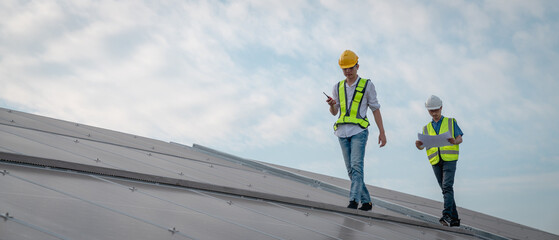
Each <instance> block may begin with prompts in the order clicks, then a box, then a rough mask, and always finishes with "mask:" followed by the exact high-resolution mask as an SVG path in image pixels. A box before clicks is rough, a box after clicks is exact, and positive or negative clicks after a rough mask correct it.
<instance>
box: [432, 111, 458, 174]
mask: <svg viewBox="0 0 559 240" xmlns="http://www.w3.org/2000/svg"><path fill="white" fill-rule="evenodd" d="M445 132H450V135H451V136H452V137H454V119H453V118H446V117H445V118H443V121H442V123H441V128H440V129H439V134H443V133H445ZM423 134H429V135H437V133H436V132H435V128H433V124H432V122H430V123H429V124H427V125H425V127H423ZM459 152H460V148H459V147H458V145H450V146H443V147H432V148H429V149H427V158H429V162H430V163H431V165H436V164H437V163H439V161H440V158H441V157H442V159H443V161H456V160H458V154H459Z"/></svg>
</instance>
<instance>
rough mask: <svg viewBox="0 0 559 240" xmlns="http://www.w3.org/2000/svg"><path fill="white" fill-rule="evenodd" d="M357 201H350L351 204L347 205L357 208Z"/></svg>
mask: <svg viewBox="0 0 559 240" xmlns="http://www.w3.org/2000/svg"><path fill="white" fill-rule="evenodd" d="M357 205H358V204H357V202H356V201H353V200H352V201H349V205H347V208H351V209H357Z"/></svg>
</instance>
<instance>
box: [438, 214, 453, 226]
mask: <svg viewBox="0 0 559 240" xmlns="http://www.w3.org/2000/svg"><path fill="white" fill-rule="evenodd" d="M439 222H440V223H441V224H442V225H443V226H446V227H448V226H450V222H452V219H451V218H450V216H448V215H444V216H443V217H442V218H441V219H439Z"/></svg>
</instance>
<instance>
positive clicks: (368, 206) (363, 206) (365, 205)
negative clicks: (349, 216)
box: [359, 203, 373, 211]
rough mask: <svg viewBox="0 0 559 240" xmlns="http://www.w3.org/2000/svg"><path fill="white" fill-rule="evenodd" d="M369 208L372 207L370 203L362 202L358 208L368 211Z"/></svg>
mask: <svg viewBox="0 0 559 240" xmlns="http://www.w3.org/2000/svg"><path fill="white" fill-rule="evenodd" d="M371 209H373V204H372V203H363V205H361V207H360V208H359V210H363V211H369V210H371Z"/></svg>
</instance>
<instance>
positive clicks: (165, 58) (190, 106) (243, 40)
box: [0, 0, 559, 196]
mask: <svg viewBox="0 0 559 240" xmlns="http://www.w3.org/2000/svg"><path fill="white" fill-rule="evenodd" d="M556 5H557V4H554V3H553V2H551V1H549V2H548V1H530V2H527V1H506V2H505V1H490V2H489V1H488V2H483V1H482V2H468V1H453V2H441V3H431V4H423V3H415V2H408V1H391V2H383V1H350V2H339V1H330V0H322V1H318V2H309V1H288V2H273V1H272V2H271V1H256V0H254V1H248V0H247V1H233V2H223V1H188V2H184V1H171V2H157V3H153V2H146V1H117V2H115V1H81V2H75V1H66V2H64V1H59V2H16V1H2V2H1V3H0V86H1V88H0V96H1V97H0V104H2V106H6V107H8V108H16V110H18V109H19V110H25V111H28V112H32V113H38V114H40V115H46V116H49V117H54V118H60V119H65V120H69V121H75V122H80V123H83V124H89V125H94V126H99V127H104V128H109V129H113V130H118V131H123V132H127V133H133V134H137V135H142V136H147V137H153V138H157V139H161V140H165V141H174V142H180V143H185V144H189V143H199V144H202V145H206V146H210V147H214V148H216V149H218V150H223V151H225V152H231V153H233V154H237V155H240V156H242V157H254V156H257V157H256V159H266V160H269V161H273V162H276V163H279V164H283V163H285V164H288V165H290V166H292V167H298V166H299V167H302V168H305V169H307V170H312V171H315V170H316V171H319V172H321V173H325V174H331V175H335V176H338V177H342V178H345V177H346V174H345V169H343V165H341V164H342V163H343V160H341V154H339V146H338V145H337V139H336V138H335V137H334V136H333V134H332V123H333V122H334V121H335V119H336V117H335V116H331V115H330V114H329V113H328V111H327V106H326V104H325V103H324V96H323V95H322V93H321V92H322V91H325V92H327V93H329V92H330V91H331V89H332V86H333V85H334V84H335V83H336V82H337V81H340V80H341V79H342V78H343V75H342V73H341V72H340V70H339V68H338V66H337V59H338V57H339V54H340V53H341V52H342V51H343V50H344V49H352V50H355V51H356V52H357V53H358V54H359V56H360V65H361V67H360V72H359V74H360V76H362V77H366V78H371V79H372V80H373V82H374V84H375V87H376V89H377V93H378V97H379V101H380V104H381V106H382V107H381V112H382V114H383V120H384V125H385V129H386V133H387V137H388V145H387V147H385V148H382V149H378V148H377V146H376V138H377V134H378V131H377V130H376V127H375V126H374V125H373V126H372V127H371V128H370V131H371V134H370V140H369V141H370V143H369V147H368V153H367V156H369V157H367V162H368V163H367V164H368V165H366V166H367V170H366V171H367V172H368V173H369V172H370V174H369V175H368V176H369V177H368V179H367V181H368V182H372V183H379V184H381V185H382V186H387V187H391V188H394V189H395V190H401V191H413V189H420V188H419V187H418V186H415V187H409V186H413V185H414V184H412V183H415V182H417V179H418V178H422V177H425V179H426V180H424V181H425V183H426V184H431V183H428V182H427V181H429V180H432V176H431V174H432V173H431V172H429V166H428V165H426V164H428V163H426V159H425V156H424V152H418V151H417V150H416V149H415V148H414V147H413V141H414V140H415V134H416V133H417V132H419V131H420V130H421V127H422V126H423V125H424V124H426V123H427V122H428V121H429V120H430V119H429V116H428V115H427V112H426V111H425V109H424V107H423V102H424V100H425V99H426V98H427V97H428V96H429V95H431V94H436V95H439V96H440V97H441V98H442V99H443V102H444V110H443V111H444V112H443V114H445V115H448V116H451V117H456V118H457V119H458V122H459V124H460V127H461V128H462V130H463V131H464V133H465V138H464V139H465V142H464V144H463V145H461V151H462V152H461V161H462V160H464V161H463V164H462V165H463V168H464V169H463V170H462V169H461V170H462V171H463V173H464V174H465V176H475V177H476V178H479V179H481V180H480V181H483V180H486V181H496V182H498V183H499V185H500V186H501V187H503V188H505V189H507V188H510V187H511V186H514V184H510V182H514V183H517V184H519V185H522V186H523V187H527V186H525V185H523V183H522V181H524V180H525V181H527V182H529V183H532V184H534V185H536V184H538V181H540V182H541V181H544V180H543V179H541V178H539V179H534V180H526V179H520V180H518V179H504V180H503V179H500V178H499V179H493V178H491V176H496V177H500V176H504V175H507V174H510V172H511V171H512V172H514V173H515V174H520V175H521V176H528V175H529V174H527V171H529V172H531V173H537V174H547V173H549V171H547V169H546V168H548V167H549V168H550V169H556V168H557V166H556V164H555V165H554V164H550V163H553V159H556V158H557V157H556V156H558V155H559V153H558V152H557V150H556V148H555V145H556V143H557V141H556V140H555V136H556V135H557V134H558V131H559V129H558V128H557V127H555V126H554V125H553V123H554V122H555V121H554V120H555V119H557V118H558V117H559V110H557V108H556V106H555V105H557V103H559V97H558V95H557V94H555V91H556V89H557V88H558V87H559V82H558V81H556V76H557V75H558V74H559V70H558V69H559V66H558V61H557V59H558V58H559V56H558V54H559V46H558V43H559V41H558V39H559V34H558V33H557V31H554V30H555V29H558V27H559V26H558V25H559V24H558V23H559V22H558V21H557V20H556V18H555V17H554V16H555V15H556V13H557V12H558V10H559V9H558V6H556ZM369 117H370V118H371V116H369ZM303 159H304V161H303ZM526 159H529V160H526ZM334 166H338V167H334ZM421 166H423V167H425V168H424V169H423V168H422V170H421V173H415V172H414V171H412V170H413V169H419V168H420V167H421ZM408 168H410V169H408ZM340 169H341V170H340ZM399 174H401V175H399ZM394 175H396V176H402V175H405V176H406V177H404V176H402V179H400V180H398V179H399V177H398V179H396V178H395V177H394ZM540 177H545V179H548V178H550V177H556V176H554V175H550V176H548V175H545V176H540ZM427 179H429V180H427ZM468 179H473V178H471V177H470V178H468ZM507 181H509V183H507ZM476 184H477V183H476ZM507 184H508V185H507ZM545 186H546V187H550V188H553V187H554V186H549V185H545ZM508 190H510V191H511V194H518V193H517V192H513V191H512V189H508ZM422 191H423V190H422ZM425 191H429V190H425ZM538 191H542V192H545V190H542V189H539V190H538ZM416 193H418V194H419V192H416ZM468 194H472V193H471V192H470V193H468ZM437 196H438V195H437Z"/></svg>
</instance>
